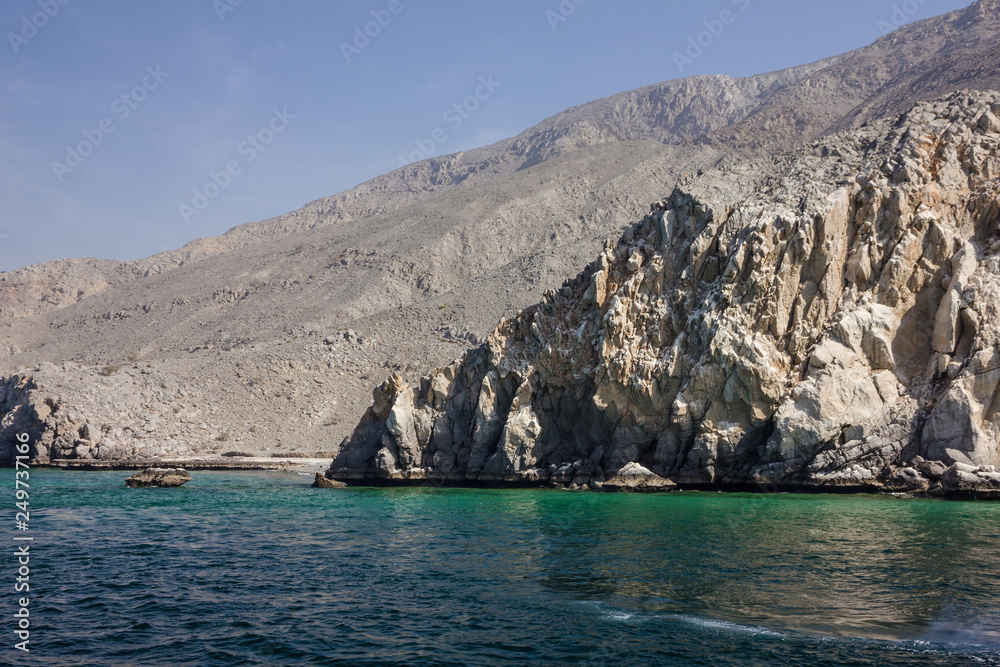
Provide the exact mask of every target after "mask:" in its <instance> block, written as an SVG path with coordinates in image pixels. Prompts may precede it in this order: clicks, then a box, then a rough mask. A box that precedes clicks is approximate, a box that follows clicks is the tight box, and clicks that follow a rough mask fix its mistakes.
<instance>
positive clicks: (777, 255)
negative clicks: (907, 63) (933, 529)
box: [328, 92, 1000, 490]
mask: <svg viewBox="0 0 1000 667" xmlns="http://www.w3.org/2000/svg"><path fill="white" fill-rule="evenodd" d="M998 116H1000V94H996V93H967V92H965V93H958V94H955V95H952V96H950V97H948V98H945V99H941V100H938V101H935V102H932V103H923V104H918V105H916V106H915V107H913V108H912V109H911V110H910V111H909V112H907V113H906V114H904V115H902V116H900V117H899V118H896V119H892V120H890V121H884V122H881V123H877V124H874V125H871V126H869V127H867V128H863V129H862V130H859V131H857V132H853V133H848V134H843V135H838V136H836V137H834V138H832V139H828V140H824V141H822V142H819V143H816V144H814V145H812V146H809V147H807V148H805V149H803V150H801V151H799V152H797V153H795V154H792V155H790V156H786V157H784V158H779V159H777V160H769V161H761V162H755V163H750V164H745V165H742V166H738V167H733V168H727V169H724V170H716V171H712V172H709V173H705V174H703V175H701V176H699V177H697V178H694V179H691V180H689V181H687V182H684V183H682V184H681V185H679V186H678V187H677V188H676V189H675V191H674V192H673V193H672V195H671V196H670V197H669V199H667V200H666V201H662V202H658V203H657V204H655V205H654V206H653V209H652V212H651V214H650V215H648V216H647V217H646V218H645V219H643V220H642V221H641V222H640V223H637V224H636V225H635V226H634V227H633V228H631V229H629V230H628V231H626V233H625V234H624V236H623V237H622V238H621V240H620V241H619V242H618V244H617V245H614V246H612V245H609V246H608V247H607V248H606V249H605V251H604V252H603V254H602V255H601V256H600V258H599V259H598V260H597V261H596V262H594V263H593V264H591V265H590V266H589V267H588V268H587V269H586V270H585V271H583V272H582V273H581V274H580V275H579V276H577V277H576V279H574V280H571V281H568V282H567V283H566V284H565V285H564V286H563V287H562V289H561V290H559V291H556V292H554V293H548V294H546V297H545V299H544V300H543V301H542V302H541V303H540V304H538V305H536V306H532V307H530V308H528V309H526V310H524V311H522V312H521V313H519V314H518V315H517V316H516V317H514V318H512V319H510V320H507V321H504V322H503V323H501V325H500V326H499V327H498V328H497V329H496V331H495V332H494V333H493V334H492V336H491V337H490V338H489V340H488V341H487V342H486V343H485V344H484V345H482V346H481V347H479V348H478V349H475V350H471V351H470V352H468V353H467V354H466V355H465V357H463V358H462V359H461V360H460V361H457V362H455V363H454V364H453V365H451V366H449V367H447V368H444V369H441V370H439V371H437V372H435V373H434V374H433V375H431V376H430V377H427V378H424V379H423V380H422V381H421V383H420V385H419V386H413V387H410V386H406V385H405V384H403V383H402V381H401V379H400V378H394V379H392V380H390V381H387V382H386V383H384V384H383V385H382V386H381V387H379V388H378V389H377V390H376V391H375V402H374V404H373V406H372V407H371V408H370V409H369V410H368V413H367V414H366V415H365V417H364V419H363V420H362V422H361V423H360V424H359V425H358V427H357V429H356V430H355V432H354V434H353V436H352V437H351V438H350V439H349V440H347V441H345V443H344V445H343V447H342V450H341V452H340V454H339V455H338V456H337V457H336V459H335V460H334V461H333V464H332V465H331V468H330V470H329V471H328V476H332V477H340V478H355V479H357V478H362V479H373V480H375V479H384V480H412V479H441V480H452V481H472V480H475V481H478V482H484V481H485V482H539V481H541V482H558V483H575V484H579V485H582V484H590V485H593V486H597V485H600V484H602V483H603V482H604V481H605V480H609V479H612V478H614V477H615V475H617V474H618V473H619V471H621V470H623V469H626V468H627V467H628V469H627V470H626V473H631V472H634V470H635V469H636V467H641V468H642V469H644V470H645V473H650V474H652V475H654V476H660V477H663V478H669V479H671V480H674V481H676V482H679V483H682V484H683V483H689V484H729V483H736V484H738V483H750V482H757V483H765V482H766V483H771V484H777V485H779V486H780V485H795V486H854V487H859V488H872V487H877V488H910V489H928V488H930V489H931V490H935V489H940V488H945V489H947V488H959V487H960V486H961V485H962V484H964V485H965V486H964V487H962V488H966V489H968V488H991V487H992V486H997V488H1000V485H997V484H996V482H994V481H993V480H992V477H991V476H995V475H996V473H995V472H994V471H993V468H992V467H991V466H996V465H998V464H1000V451H998V449H1000V448H998V441H1000V398H998V387H1000V312H998V308H1000V257H998V251H1000V229H998V225H1000V201H998V193H1000V121H998V119H997V118H998ZM938 462H941V463H938ZM948 466H950V468H949V467H948ZM956 466H963V468H962V469H958V468H956ZM645 473H644V474H645ZM962 475H966V476H971V478H970V477H962ZM972 478H974V480H978V481H974V480H973V479H972ZM970 485H971V486H970ZM976 485H979V486H978V487H977V486H976Z"/></svg>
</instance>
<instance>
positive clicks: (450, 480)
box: [2, 457, 1000, 501]
mask: <svg viewBox="0 0 1000 667" xmlns="http://www.w3.org/2000/svg"><path fill="white" fill-rule="evenodd" d="M329 464H330V460H329V459H318V458H297V457H275V458H270V457H233V458H229V457H177V458H170V459H156V460H139V459H123V460H94V459H90V460H79V459H54V460H52V461H50V462H48V463H34V464H32V468H49V469H58V470H77V471H87V472H96V471H113V470H143V469H145V468H150V467H162V468H184V469H185V470H189V471H193V470H213V471H226V470H232V471H255V470H256V471H276V472H296V473H304V474H311V473H316V472H319V473H323V472H326V471H327V470H328V467H329ZM2 467H9V466H2ZM328 478H329V479H334V480H336V481H339V482H344V483H345V484H347V485H348V487H383V488H386V487H437V488H454V489H460V488H464V489H552V490H563V491H585V492H596V493H640V494H664V493H674V492H680V491H701V492H715V493H759V494H768V495H770V494H783V493H796V494H809V495H858V496H860V495H894V496H897V497H905V498H938V499H942V500H987V501H998V500H1000V489H989V488H967V489H956V488H952V489H939V490H936V491H933V492H932V491H919V490H915V489H912V488H909V489H908V488H903V487H895V486H890V485H878V484H860V485H858V484H833V485H831V484H804V483H801V482H796V483H782V484H774V483H760V484H755V483H752V482H705V481H694V480H683V479H677V480H669V481H670V484H669V485H668V486H666V485H661V486H646V485H642V484H638V485H629V486H626V485H620V484H614V483H597V484H585V485H582V486H581V485H576V484H573V483H571V482H570V483H563V482H559V481H555V480H551V479H549V480H543V479H525V478H521V479H509V478H508V479H504V478H503V477H502V476H482V475H479V476H476V477H464V476H460V475H434V476H412V477H393V478H382V477H372V476H365V475H359V474H356V473H355V474H351V473H347V474H344V473H342V472H339V473H334V474H333V475H330V476H328Z"/></svg>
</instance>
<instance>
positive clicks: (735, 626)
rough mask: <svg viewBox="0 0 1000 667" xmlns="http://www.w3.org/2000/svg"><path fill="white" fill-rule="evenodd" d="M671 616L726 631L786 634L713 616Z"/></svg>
mask: <svg viewBox="0 0 1000 667" xmlns="http://www.w3.org/2000/svg"><path fill="white" fill-rule="evenodd" d="M672 618H676V619H677V620H679V621H684V622H685V623H690V624H691V625H697V626H698V627H701V628H708V629H711V630H725V631H727V632H738V633H741V634H748V635H759V636H763V637H785V636H786V635H785V634H784V633H783V632H778V631H777V630H771V629H770V628H763V627H760V626H758V625H741V624H739V623H731V622H729V621H717V620H715V619H714V618H702V617H701V616H689V615H686V614H677V615H674V616H672Z"/></svg>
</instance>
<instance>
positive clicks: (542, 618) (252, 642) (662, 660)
mask: <svg viewBox="0 0 1000 667" xmlns="http://www.w3.org/2000/svg"><path fill="white" fill-rule="evenodd" d="M14 473H15V471H14V470H12V469H3V470H0V477H3V478H4V480H5V481H4V482H3V483H4V484H6V485H7V487H8V488H9V490H10V492H9V493H5V494H3V495H4V496H5V497H7V498H8V500H7V501H6V502H5V504H7V505H8V507H7V508H4V509H3V512H2V515H0V517H2V518H0V520H2V521H3V522H4V524H6V525H4V526H3V528H2V530H0V533H3V534H6V535H7V538H6V539H5V540H4V541H5V542H6V546H5V547H4V548H3V554H2V558H0V582H2V587H3V590H4V591H5V592H4V594H3V595H2V600H0V601H2V603H3V610H2V621H0V637H2V638H3V645H2V646H0V664H11V665H86V666H87V667H92V666H104V665H129V666H131V665H142V666H146V665H171V666H173V667H178V666H181V665H362V666H363V665H449V666H451V665H536V664H537V665H608V664H611V665H685V666H688V665H713V666H715V665H807V666H809V667H821V666H823V665H879V666H885V665H1000V503H990V502H958V501H944V500H930V499H913V498H902V497H893V496H888V495H885V496H873V495H870V496H866V495H797V494H773V495H766V494H752V493H708V492H679V493H671V494H663V495H644V494H624V493H598V492H581V491H561V490H542V489H539V490H524V489H514V490H484V489H454V488H363V487H356V488H355V487H352V488H347V489H313V488H310V486H309V485H310V482H311V478H310V477H309V476H306V475H303V474H297V473H294V472H262V471H236V472H233V471H227V472H212V471H194V472H193V473H192V474H193V477H194V479H193V480H192V481H191V482H189V483H187V484H186V485H185V486H183V487H180V488H175V489H130V488H125V485H124V480H125V478H126V477H127V476H128V474H129V472H127V471H125V472H122V471H102V472H83V471H63V470H54V469H36V470H32V471H31V473H30V522H29V525H28V527H27V528H26V529H25V530H18V529H17V528H16V527H15V526H16V519H15V514H16V512H17V511H18V510H17V509H16V508H15V507H14V502H15V497H14V486H15V482H14ZM22 518H23V517H22ZM15 537H31V538H32V540H30V541H25V540H15V539H14V538H15ZM26 543H27V544H29V545H30V564H29V565H28V566H27V567H29V569H30V582H29V585H30V591H29V592H27V593H24V592H22V593H16V592H14V584H15V580H16V578H17V576H18V568H19V567H20V566H19V565H18V563H17V556H16V555H15V549H16V548H19V547H18V545H24V544H26ZM22 597H27V598H28V600H29V602H28V605H27V609H28V610H29V612H30V616H29V619H30V620H29V621H28V624H29V632H30V639H29V644H28V645H27V646H26V647H27V648H29V652H25V651H22V650H19V649H17V648H15V644H16V643H17V642H18V641H19V638H18V636H17V635H16V630H17V626H18V623H19V620H18V618H17V617H16V616H15V614H16V613H18V610H19V609H20V608H21V607H20V605H21V600H20V598H22Z"/></svg>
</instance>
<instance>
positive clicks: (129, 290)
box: [0, 0, 1000, 458]
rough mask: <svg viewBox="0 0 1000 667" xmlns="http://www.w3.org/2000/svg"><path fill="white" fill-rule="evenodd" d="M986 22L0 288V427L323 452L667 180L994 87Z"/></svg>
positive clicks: (126, 451) (132, 450) (659, 101)
mask: <svg viewBox="0 0 1000 667" xmlns="http://www.w3.org/2000/svg"><path fill="white" fill-rule="evenodd" d="M998 9H1000V0H980V2H977V3H975V4H974V5H972V6H970V7H969V8H966V9H965V10H961V11H958V12H953V13H951V14H947V15H944V16H941V17H938V18H934V19H929V20H927V21H922V22H920V23H916V24H913V25H910V26H906V27H904V28H901V29H900V30H899V31H897V32H896V33H893V34H891V35H889V36H887V37H885V38H883V39H880V40H879V41H877V42H875V43H874V44H873V45H871V46H868V47H865V48H863V49H859V50H858V51H854V52H852V53H849V54H845V55H842V56H838V57H835V58H830V59H827V60H824V61H820V62H818V63H813V64H810V65H805V66H802V67H797V68H792V69H789V70H784V71H781V72H776V73H771V74H765V75H760V76H756V77H749V78H745V79H732V78H729V77H723V76H712V77H693V78H688V79H681V80H676V81H668V82H665V83H661V84H656V85H653V86H648V87H646V88H642V89H639V90H636V91H630V92H625V93H620V94H618V95H614V96H612V97H609V98H606V99H603V100H598V101H595V102H592V103H589V104H585V105H581V106H578V107H574V108H572V109H568V110H567V111H565V112H563V113H561V114H558V115H556V116H554V117H552V118H550V119H547V120H545V121H543V122H542V123H540V124H538V125H537V126H535V127H533V128H531V129H529V130H526V131H525V132H523V133H522V134H520V135H518V136H517V137H513V138H511V139H507V140H505V141H501V142H499V143H497V144H494V145H493V146H489V147H485V148H481V149H477V150H474V151H468V152H465V153H459V154H455V155H449V156H445V157H441V158H434V159H431V160H426V161H424V162H421V163H417V164H413V165H408V166H406V167H403V168H401V169H399V170H396V171H394V172H392V173H389V174H386V175H384V176H381V177H378V178H376V179H373V180H371V181H368V182H366V183H363V184H361V185H359V186H358V187H356V188H353V189H352V190H348V191H346V192H344V193H341V194H339V195H335V196H333V197H329V198H326V199H322V200H318V201H316V202H313V203H311V204H309V205H307V206H306V207H304V208H303V209H300V210H298V211H294V212H292V213H289V214H286V215H284V216H280V217H278V218H275V219H272V220H267V221H263V222H254V223H249V224H246V225H242V226H239V227H236V228H234V229H232V230H230V231H229V232H227V233H226V234H224V235H222V236H219V237H215V238H210V239H200V240H198V241H194V242H192V243H190V244H188V245H187V246H185V247H184V248H181V249H180V250H176V251H169V252H166V253H160V254H158V255H154V256H153V257H150V258H147V259H145V260H140V261H138V262H116V261H110V260H94V259H78V260H60V261H58V262H47V263H44V264H40V265H36V266H32V267H26V268H24V269H19V270H16V271H11V272H7V273H3V274H0V314H2V315H3V319H0V328H2V331H3V334H4V343H3V344H2V345H0V378H3V380H2V382H0V386H3V387H4V389H3V391H2V392H0V413H2V414H4V420H5V421H4V422H2V423H3V424H4V425H5V426H2V427H0V428H5V429H6V430H5V431H0V433H7V432H8V431H9V430H10V429H12V428H15V427H17V428H26V429H28V430H30V431H31V432H32V433H34V434H36V435H37V436H38V438H39V442H40V450H39V456H40V457H42V458H46V457H52V458H57V457H73V456H83V457H85V458H86V457H94V456H96V457H101V458H108V457H113V458H130V457H144V456H145V457H149V456H157V455H166V454H171V455H185V454H193V453H199V452H213V451H214V452H216V453H218V452H221V451H227V450H232V449H240V450H247V451H255V452H266V451H276V450H283V451H288V450H291V449H295V450H301V451H312V452H315V451H324V452H329V451H332V450H335V449H336V447H337V444H338V443H339V442H340V441H341V439H342V438H343V437H344V436H346V435H349V433H350V431H351V428H352V427H353V424H354V420H355V416H356V415H358V414H361V413H362V412H363V411H364V410H365V408H366V406H367V404H368V402H369V396H370V390H371V386H372V385H373V384H376V383H377V382H378V381H379V380H380V379H382V378H383V377H385V376H386V375H389V374H391V373H392V372H394V371H395V372H399V373H401V374H403V375H406V376H409V377H411V378H413V379H416V378H417V377H419V376H420V375H422V374H425V373H426V372H428V371H429V370H430V369H431V368H434V367H437V366H441V365H443V364H446V363H448V362H449V361H450V360H452V359H454V358H455V357H456V356H458V355H460V354H461V353H462V352H463V351H464V350H465V348H466V347H467V346H469V345H470V344H475V343H478V342H480V341H481V340H484V339H485V338H486V336H487V335H488V334H489V332H490V331H491V330H492V329H493V327H494V326H495V325H496V323H497V321H499V320H500V319H501V318H502V317H504V316H510V315H511V314H513V313H515V312H517V311H518V310H519V309H521V308H524V307H526V306H528V305H530V304H531V303H533V302H534V301H536V300H537V298H538V294H540V293H541V292H542V291H544V290H545V289H548V288H553V287H557V286H559V285H560V284H561V283H562V282H563V281H564V279H565V278H566V277H567V276H570V275H574V274H575V273H576V272H577V271H578V270H579V267H581V266H583V265H585V264H586V263H587V262H589V261H590V259H591V258H592V257H594V256H595V255H597V254H598V253H599V252H601V249H602V247H603V244H604V243H605V241H606V240H607V239H609V238H614V237H617V236H618V235H620V233H621V232H622V230H623V229H624V228H625V227H627V226H628V225H629V224H630V221H633V220H635V219H637V218H639V217H641V215H642V214H643V212H644V211H645V210H647V208H648V204H649V202H651V201H656V200H659V199H661V198H662V197H663V195H664V194H665V193H668V192H670V191H671V190H672V188H673V187H674V185H675V183H676V182H677V180H678V179H679V178H681V177H682V176H684V175H685V174H693V173H696V172H698V171H699V170H703V169H709V168H712V167H717V166H720V165H725V164H735V163H737V162H739V161H741V160H745V159H748V158H750V157H755V156H762V155H776V154H779V153H781V152H783V151H787V150H790V149H792V148H794V147H795V146H797V145H799V144H800V143H801V142H803V141H811V140H814V139H816V138H817V137H821V136H826V135H829V134H831V133H834V132H839V131H842V130H845V129H851V128H857V127H861V126H863V125H864V124H865V123H871V122H874V121H875V120H877V119H878V118H880V117H882V116H884V115H886V114H888V113H899V112H902V111H904V110H905V109H906V108H907V107H908V106H909V105H910V104H912V103H913V102H914V101H916V100H917V99H920V98H924V97H926V98H930V97H933V96H936V95H940V94H942V93H945V92H949V91H953V90H955V89H958V88H981V89H985V88H1000V53H998V50H997V47H996V46H995V44H996V43H997V42H998V40H997V37H998V35H1000V18H998V17H1000V12H998V11H997V10H998ZM43 406H49V407H43ZM84 432H86V433H87V434H89V435H90V436H91V437H84V435H83V433H84ZM98 432H99V433H100V434H101V435H99V436H96V435H95V434H96V433H98Z"/></svg>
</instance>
